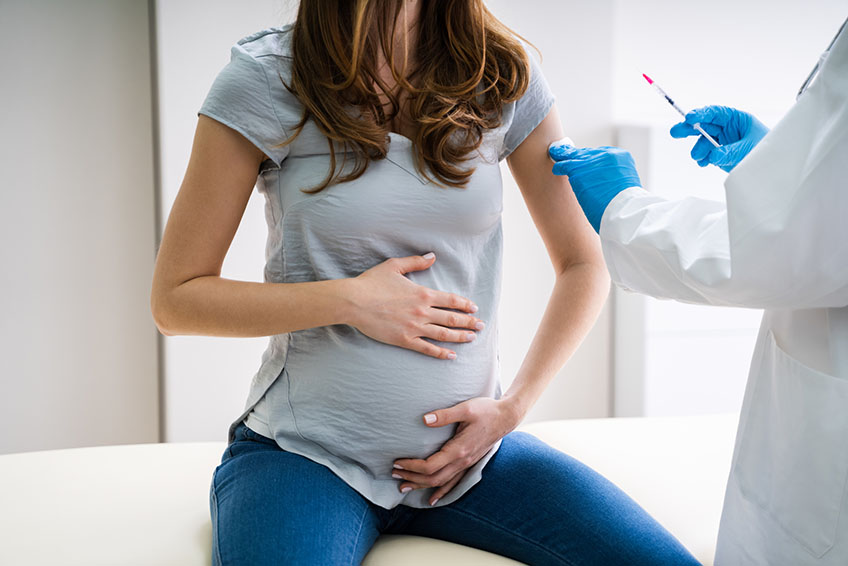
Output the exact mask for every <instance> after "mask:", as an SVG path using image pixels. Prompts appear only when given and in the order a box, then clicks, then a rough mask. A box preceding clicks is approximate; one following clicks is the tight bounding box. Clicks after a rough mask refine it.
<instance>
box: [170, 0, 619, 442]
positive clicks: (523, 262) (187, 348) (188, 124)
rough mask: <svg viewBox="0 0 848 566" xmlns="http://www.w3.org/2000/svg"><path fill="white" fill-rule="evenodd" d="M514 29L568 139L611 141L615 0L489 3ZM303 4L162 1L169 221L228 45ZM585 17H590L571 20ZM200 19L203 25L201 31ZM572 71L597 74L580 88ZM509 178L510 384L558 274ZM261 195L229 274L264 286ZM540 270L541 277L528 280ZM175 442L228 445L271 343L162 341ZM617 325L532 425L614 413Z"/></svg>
mask: <svg viewBox="0 0 848 566" xmlns="http://www.w3.org/2000/svg"><path fill="white" fill-rule="evenodd" d="M489 5H490V7H491V9H492V11H493V12H494V13H495V14H496V15H498V16H500V17H501V18H502V19H503V20H504V21H505V23H507V24H508V25H511V26H513V27H514V28H515V29H516V31H518V32H519V33H521V34H522V35H524V36H525V37H527V38H528V39H530V40H531V41H532V42H534V43H535V44H536V45H537V46H538V47H539V48H540V49H541V50H542V52H543V55H544V62H543V67H544V69H545V71H546V74H547V76H548V79H549V81H550V83H551V85H552V87H553V89H554V91H555V92H556V93H557V95H558V97H559V104H560V108H561V113H562V116H563V121H564V123H565V124H566V127H567V129H568V131H569V132H570V133H571V135H578V136H579V137H581V139H586V140H591V142H592V143H606V142H609V141H610V139H609V136H610V133H611V129H610V117H611V112H612V95H611V90H610V87H611V79H612V73H611V64H612V61H611V54H612V8H611V6H612V2H611V0H607V1H601V2H593V3H591V5H586V4H581V3H579V2H576V1H568V2H560V3H557V4H556V6H546V9H547V10H549V12H550V13H551V14H553V15H555V16H556V18H554V17H545V18H540V17H539V13H538V12H534V11H528V10H526V9H523V8H522V7H521V6H519V5H517V4H516V3H514V2H509V1H508V0H497V1H493V2H489ZM294 7H295V3H294V2H278V1H273V0H250V1H249V2H239V3H238V4H235V3H232V2H226V1H224V0H216V1H201V0H183V1H180V2H164V1H160V2H157V17H156V22H157V41H158V65H159V77H160V83H159V95H160V98H159V101H160V132H161V139H162V142H161V144H162V191H163V199H162V214H163V216H167V213H168V211H169V210H170V207H171V204H172V202H173V199H174V197H175V196H176V193H177V191H178V190H179V184H180V182H181V180H182V176H183V173H184V171H185V166H186V164H187V162H188V156H189V152H190V146H191V139H192V134H193V131H194V127H195V123H196V117H195V113H196V112H197V109H198V108H199V107H200V104H201V103H202V101H203V98H204V96H205V95H206V92H207V91H208V89H209V86H210V85H211V84H212V80H213V79H214V77H215V75H216V74H217V72H218V71H219V70H220V69H221V67H223V65H224V64H225V63H226V62H227V61H228V59H229V47H230V46H231V45H232V44H233V43H235V42H236V41H237V40H238V39H240V38H242V37H243V36H245V35H248V34H249V33H252V32H254V31H257V30H260V29H263V28H266V27H271V26H275V25H280V24H281V23H283V22H286V21H289V20H290V19H291V17H292V15H293V12H292V10H293V9H294ZM575 12H579V13H580V14H581V15H582V19H575V18H573V17H571V15H572V14H573V13H575ZM199 13H203V25H202V26H200V25H196V24H194V22H195V21H197V14H199ZM563 30H566V32H567V33H568V34H569V35H571V36H572V37H573V38H574V41H575V42H578V43H579V44H582V45H586V46H590V47H591V48H592V49H594V50H595V53H596V57H595V59H594V60H592V61H589V60H584V59H577V58H573V57H570V56H569V54H567V53H565V52H562V51H561V50H558V49H557V43H558V41H557V38H558V37H559V36H560V34H562V33H563ZM571 76H584V77H590V78H591V79H592V80H591V81H584V82H583V83H582V84H580V85H577V84H574V82H573V81H572V80H571V78H570V77H571ZM504 174H505V177H506V178H507V182H506V184H505V187H504V188H505V191H504V192H505V199H504V208H505V212H504V230H505V238H506V242H505V258H504V261H505V266H506V267H505V277H504V288H503V297H502V312H501V324H502V327H501V339H502V344H503V346H502V354H501V361H502V366H503V381H504V386H505V387H506V386H507V385H508V383H509V382H511V380H512V378H513V376H514V374H515V372H516V371H517V369H518V366H519V365H520V363H521V360H522V358H523V355H524V352H525V351H526V348H527V346H528V345H529V343H530V340H531V338H532V336H533V333H534V332H535V330H536V327H537V324H538V321H539V319H540V318H541V314H542V311H543V310H544V306H545V303H546V301H547V298H548V296H549V293H550V287H551V285H552V284H553V271H552V269H551V267H550V262H549V260H548V258H547V255H546V253H545V250H544V247H543V245H542V242H541V240H540V239H539V237H538V235H537V233H536V230H535V228H534V226H533V225H532V222H531V220H530V218H529V215H528V214H527V212H526V207H525V206H524V204H523V201H522V200H521V198H520V194H519V192H518V189H517V187H515V186H514V183H513V182H512V181H511V179H510V178H509V173H508V170H507V169H506V167H504ZM265 234H266V230H265V222H264V217H263V214H262V202H261V197H258V196H257V194H256V193H254V197H253V198H252V199H251V201H250V203H249V205H248V209H247V211H246V212H245V216H244V218H243V221H242V225H241V227H240V228H239V232H238V233H237V234H236V237H235V241H234V242H233V245H232V247H231V249H230V251H229V253H228V256H227V260H226V262H225V264H224V267H223V276H225V277H229V278H233V279H242V280H252V281H261V280H262V265H263V261H264V259H263V252H264V238H265ZM527 273H533V274H534V275H533V277H526V276H525V274H527ZM165 342H166V347H165V354H166V356H165V360H166V363H165V377H166V389H165V393H166V394H165V399H166V402H165V411H166V419H165V422H166V439H167V440H169V441H188V440H205V439H221V438H223V436H224V435H225V433H226V428H227V425H228V424H229V422H230V421H231V420H232V419H233V418H235V417H237V416H238V414H239V413H240V411H241V409H242V407H243V405H244V401H245V399H246V397H247V392H248V386H249V383H250V379H251V378H252V376H253V374H254V373H255V372H256V370H257V368H258V366H259V361H260V357H261V354H262V351H263V350H264V348H265V344H266V343H267V339H265V338H260V339H223V338H204V337H169V338H167V339H166V340H165ZM608 348H609V326H608V314H607V313H606V312H605V313H604V316H603V317H602V319H601V321H600V322H599V324H598V327H597V328H596V330H595V331H594V332H593V333H592V335H591V336H590V337H589V338H588V339H587V341H586V343H585V344H584V346H583V347H582V348H581V350H580V352H579V353H578V354H577V355H576V356H575V357H574V359H573V360H572V361H571V362H570V363H569V364H568V366H567V367H566V368H565V370H564V371H563V373H562V375H561V376H560V377H559V378H558V379H557V380H556V382H555V383H554V384H553V385H552V386H551V389H550V391H549V393H548V394H547V395H546V397H545V399H543V400H542V401H541V402H540V403H539V405H538V406H537V408H536V409H535V410H534V412H533V413H532V414H531V415H530V420H534V419H540V418H556V417H565V416H602V415H605V414H607V411H608V406H609V394H608V382H609V354H608Z"/></svg>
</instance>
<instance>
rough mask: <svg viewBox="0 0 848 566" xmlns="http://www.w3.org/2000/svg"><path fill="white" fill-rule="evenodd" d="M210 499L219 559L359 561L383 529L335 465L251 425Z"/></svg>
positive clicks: (220, 471)
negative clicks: (281, 442)
mask: <svg viewBox="0 0 848 566" xmlns="http://www.w3.org/2000/svg"><path fill="white" fill-rule="evenodd" d="M209 498H210V501H209V505H210V511H211V514H212V539H213V540H212V563H213V565H221V566H225V565H226V566H228V565H237V564H238V565H241V564H244V565H250V566H261V565H264V564H269V565H270V564H274V565H279V564H287V565H292V566H295V565H298V566H299V565H303V566H306V565H313V564H315V565H318V564H320V565H326V564H339V565H348V564H351V565H353V564H359V563H360V562H361V561H362V559H363V558H364V557H365V555H366V554H367V553H368V551H369V550H370V549H371V546H372V545H373V544H374V541H375V540H376V539H377V535H378V534H379V533H378V532H377V524H376V521H377V518H376V515H375V513H374V511H373V510H372V508H371V506H370V504H369V503H368V501H366V500H365V499H364V498H363V497H362V496H361V495H359V494H358V493H357V492H356V491H354V490H353V489H351V488H350V487H349V486H348V485H347V484H346V483H344V482H343V481H342V480H341V479H339V478H338V477H337V476H336V475H335V474H333V473H332V472H331V471H330V470H329V469H328V468H326V467H325V466H322V465H320V464H317V463H315V462H313V461H311V460H309V459H308V458H304V457H303V456H299V455H297V454H292V453H290V452H286V451H284V450H281V449H280V448H279V447H278V446H277V444H276V443H275V442H274V441H273V440H271V439H268V438H265V437H264V436H261V435H259V434H257V433H256V432H254V431H252V430H250V429H249V428H247V427H245V426H244V425H241V426H240V427H239V428H238V429H237V430H236V436H235V440H234V441H233V443H232V444H230V445H229V446H228V447H227V452H225V454H224V457H223V462H222V463H221V465H220V466H218V467H217V468H216V469H215V473H214V475H213V477H212V485H211V486H210V494H209Z"/></svg>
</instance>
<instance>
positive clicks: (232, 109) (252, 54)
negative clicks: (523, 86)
mask: <svg viewBox="0 0 848 566" xmlns="http://www.w3.org/2000/svg"><path fill="white" fill-rule="evenodd" d="M290 39H291V26H285V27H282V28H272V29H268V30H264V31H261V32H258V33H255V34H253V35H250V36H248V37H246V38H244V39H242V40H241V41H239V42H238V43H237V44H236V45H235V46H234V47H233V48H232V54H231V55H232V57H231V60H230V63H229V64H228V65H227V66H226V67H224V69H223V70H222V71H221V72H220V74H219V75H218V77H217V79H216V80H215V82H214V84H213V85H212V88H211V90H210V92H209V94H208V96H207V98H206V100H205V102H204V103H203V106H202V108H201V109H200V112H199V113H200V114H204V115H206V116H209V117H210V118H213V119H215V120H217V121H219V122H221V123H223V124H225V125H227V126H229V127H230V128H233V129H234V130H236V131H238V132H240V133H241V134H242V135H244V136H245V137H246V138H247V139H248V140H250V141H251V142H252V143H253V144H254V145H256V146H257V147H258V148H259V149H261V150H262V151H263V152H264V153H265V154H266V155H267V156H268V157H269V158H270V159H268V160H266V161H265V162H264V163H263V164H262V166H261V169H260V172H259V179H258V183H257V188H258V190H259V191H261V192H262V193H263V194H264V196H265V199H266V204H265V218H266V221H267V224H268V240H267V245H266V250H265V252H266V265H265V281H266V282H273V283H294V282H301V281H320V280H327V279H340V278H346V277H355V276H357V275H359V274H360V273H362V272H363V271H365V270H367V269H369V268H371V267H374V266H375V265H377V264H379V263H381V262H382V261H384V260H386V259H388V258H392V257H402V256H408V255H416V254H423V253H426V252H430V251H432V252H434V253H435V254H436V261H435V263H434V264H433V266H432V267H430V268H429V269H427V270H424V271H416V272H412V273H409V274H407V277H408V278H409V279H410V280H411V281H413V282H415V283H418V284H420V285H424V286H426V287H430V288H432V289H438V290H442V291H448V292H452V293H457V294H459V295H462V296H464V297H467V298H469V299H471V300H472V301H474V302H475V303H476V304H477V305H478V306H479V311H478V312H477V313H475V314H476V316H478V317H479V318H480V319H482V320H483V321H485V322H486V328H485V329H484V330H482V331H479V332H478V333H477V338H476V340H474V341H473V342H469V343H449V344H446V346H447V347H449V348H452V349H454V350H455V351H456V353H457V359H456V360H440V359H436V358H433V357H430V356H426V355H424V354H420V353H418V352H414V351H412V350H408V349H405V348H401V347H397V346H391V345H388V344H384V343H382V342H378V341H376V340H373V339H371V338H369V337H367V336H365V335H364V334H362V333H361V332H359V331H358V330H356V329H355V328H353V327H351V326H348V325H343V324H338V325H332V326H324V327H319V328H311V329H307V330H301V331H297V332H290V333H286V334H279V335H275V336H271V338H270V341H269V345H268V348H267V350H266V351H265V353H264V354H263V356H262V363H261V365H260V367H259V370H258V372H257V373H256V375H255V376H254V378H253V382H252V383H251V388H250V393H249V395H248V399H247V403H246V405H245V410H244V412H243V413H242V414H241V415H240V416H239V417H238V418H237V419H236V420H235V421H233V423H232V425H231V426H230V430H229V435H228V439H229V441H230V442H231V441H232V440H233V430H234V429H235V427H236V425H238V423H239V422H241V421H242V420H245V422H246V424H247V425H248V426H249V427H250V428H251V429H253V430H255V431H256V432H258V433H259V434H262V435H264V436H267V437H269V438H274V439H275V440H276V442H277V443H278V444H279V446H280V447H281V448H283V449H284V450H287V451H290V452H293V453H297V454H301V455H303V456H305V457H307V458H309V459H311V460H313V461H315V462H318V463H320V464H323V465H325V466H327V467H328V468H330V469H331V470H332V471H333V472H334V473H336V474H337V475H338V476H339V477H340V478H341V479H343V480H344V481H345V482H347V483H348V484H349V485H350V486H351V487H353V488H354V489H355V490H357V491H358V492H359V493H361V494H362V495H363V496H364V497H366V498H367V499H369V500H370V501H372V502H374V503H376V504H377V505H380V506H382V507H384V508H387V509H390V508H393V507H395V506H396V505H399V504H401V503H402V504H405V505H409V506H412V507H429V503H428V501H427V500H428V498H429V497H430V495H431V493H432V490H431V489H425V490H413V491H411V492H409V493H407V494H402V493H400V492H399V490H398V485H399V482H398V480H395V479H393V478H392V477H391V473H392V463H393V462H394V460H396V459H398V458H426V457H428V456H430V455H431V454H433V453H434V452H437V451H438V450H439V449H440V448H441V446H442V445H443V444H444V443H445V442H446V441H447V440H449V439H450V438H451V437H452V436H453V434H454V432H455V425H450V426H445V427H440V428H429V427H427V426H425V425H424V423H423V422H422V416H423V415H424V414H425V413H428V412H430V411H433V410H436V409H442V408H447V407H451V406H453V405H456V404H457V403H460V402H462V401H465V400H467V399H470V398H472V397H481V396H482V397H493V398H500V395H501V389H500V382H499V377H500V367H499V360H498V300H499V296H500V289H501V256H502V231H501V211H502V208H503V199H502V188H503V187H502V180H501V170H500V166H499V164H498V162H499V161H500V160H501V159H504V158H505V157H506V156H507V155H509V153H510V152H511V151H512V150H514V149H515V148H516V147H517V146H518V145H519V144H520V143H521V142H522V141H523V140H524V138H525V137H527V135H528V134H530V132H532V131H533V130H534V129H535V128H536V126H537V125H538V124H539V123H540V122H541V121H542V119H543V118H544V117H545V116H546V115H547V114H548V112H549V110H550V108H551V106H552V104H553V101H554V97H553V95H552V93H551V91H550V89H549V88H548V85H547V83H546V81H545V79H544V77H543V76H542V74H541V72H540V70H539V67H538V65H537V63H536V62H535V60H533V58H532V56H531V61H532V64H531V76H530V86H529V88H528V90H527V92H526V93H525V94H524V95H523V96H522V97H521V98H520V99H519V100H518V101H516V102H514V103H509V104H507V105H506V106H505V107H504V113H503V122H502V125H501V127H499V128H497V129H493V130H490V131H487V132H486V133H485V134H484V140H483V143H482V145H481V147H480V150H479V154H477V155H475V156H474V158H473V159H472V160H471V161H470V162H469V165H473V166H474V167H476V170H475V172H474V174H473V175H472V176H471V178H470V180H469V182H468V185H467V186H466V187H465V188H461V189H458V188H443V187H439V186H436V185H434V184H431V183H428V182H427V181H425V180H424V179H423V178H422V177H421V176H420V175H419V174H418V172H417V171H416V169H415V162H414V153H413V147H412V141H411V140H409V139H408V138H406V137H404V136H402V135H400V134H396V133H392V134H390V135H389V148H388V155H387V157H386V158H385V159H383V160H377V161H372V162H371V163H369V165H368V169H367V170H366V172H365V174H364V175H362V176H361V177H360V178H358V179H356V180H354V181H350V182H346V183H342V184H336V185H332V186H330V187H328V188H325V189H324V190H322V191H320V192H318V193H316V194H307V193H304V192H302V191H301V190H300V189H301V188H312V187H314V186H316V185H317V184H318V183H320V182H321V181H322V180H323V179H324V177H325V176H326V175H327V172H328V170H329V167H330V158H329V148H328V146H327V138H326V137H325V136H324V135H323V134H321V133H320V132H319V131H318V129H317V128H316V127H315V124H314V123H313V121H312V120H311V119H310V120H309V121H308V122H307V124H306V126H305V127H304V128H303V131H302V132H301V134H300V135H299V136H298V137H297V138H296V140H295V141H294V142H293V143H291V144H290V145H288V146H286V147H284V148H279V147H275V146H276V145H277V144H279V143H280V142H282V141H283V140H285V139H287V138H288V136H289V132H291V131H292V130H293V127H294V126H295V125H296V124H297V123H298V121H299V120H300V117H301V115H302V106H301V104H300V103H299V102H298V100H297V99H296V98H295V97H294V96H293V95H292V94H291V93H290V92H288V91H287V90H286V88H285V87H284V86H283V84H282V82H281V78H282V79H285V80H286V81H287V82H288V80H289V77H290V66H291V58H290V53H291V50H290ZM337 155H341V154H340V153H338V154H337ZM339 161H340V160H339ZM245 417H246V418H245ZM499 446H500V443H499V442H498V443H497V444H496V445H495V446H494V447H493V448H492V449H491V450H490V451H489V452H488V453H487V454H486V455H485V456H484V457H483V458H482V459H481V460H480V461H479V462H478V463H477V464H476V465H474V466H473V467H471V468H470V469H469V471H468V473H466V475H465V477H464V478H463V479H462V481H461V482H460V483H459V484H458V485H457V486H456V487H455V488H454V489H453V490H452V491H451V492H450V493H449V494H447V495H446V496H445V497H443V498H442V499H441V500H440V501H439V503H438V505H440V506H441V505H448V504H450V503H451V502H452V501H455V500H456V499H457V498H459V497H460V496H461V495H462V494H463V493H465V492H466V491H467V490H468V489H469V488H470V487H471V486H472V485H474V484H475V483H476V482H478V481H479V480H480V478H481V472H482V470H483V468H484V466H485V465H486V463H487V462H488V461H489V459H490V458H491V457H492V455H493V454H494V453H495V451H496V450H497V448H498V447H499Z"/></svg>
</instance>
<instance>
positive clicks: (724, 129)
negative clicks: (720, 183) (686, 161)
mask: <svg viewBox="0 0 848 566" xmlns="http://www.w3.org/2000/svg"><path fill="white" fill-rule="evenodd" d="M694 124H701V127H702V128H704V131H706V132H707V133H708V134H710V135H711V136H712V137H713V138H715V139H716V141H717V142H718V143H720V144H721V147H715V146H714V145H713V144H711V143H710V142H709V141H707V139H706V138H705V137H704V136H701V137H700V139H699V140H698V141H697V142H695V147H693V148H692V153H691V155H692V159H694V160H695V161H697V162H698V165H700V166H701V167H706V166H707V164H709V163H712V164H713V165H716V166H718V167H721V168H722V169H724V170H725V171H727V172H728V173H729V172H730V171H731V170H732V169H733V168H734V167H736V166H737V165H738V164H739V162H740V161H742V160H743V159H744V158H745V156H746V155H748V152H750V151H751V150H752V149H754V147H755V146H756V145H757V144H758V143H760V140H761V139H763V138H764V137H765V135H766V134H767V133H768V131H769V129H768V128H767V127H765V126H764V125H763V124H762V122H760V121H759V120H757V119H756V118H755V117H754V116H752V115H751V114H748V113H747V112H742V111H741V110H736V109H735V108H729V107H727V106H705V107H704V108H698V109H697V110H693V111H692V112H689V113H688V114H687V115H686V120H685V121H684V122H680V123H679V124H675V125H674V126H672V127H671V137H673V138H685V137H687V136H700V135H701V134H700V133H699V132H698V130H696V129H695V128H693V127H692V126H693V125H694Z"/></svg>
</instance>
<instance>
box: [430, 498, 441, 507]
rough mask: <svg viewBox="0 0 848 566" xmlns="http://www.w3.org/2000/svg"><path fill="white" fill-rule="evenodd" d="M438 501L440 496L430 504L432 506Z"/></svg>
mask: <svg viewBox="0 0 848 566" xmlns="http://www.w3.org/2000/svg"><path fill="white" fill-rule="evenodd" d="M438 502H439V498H438V497H437V498H436V499H434V500H433V501H431V502H430V506H431V507H432V506H433V505H435V504H436V503H438Z"/></svg>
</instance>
